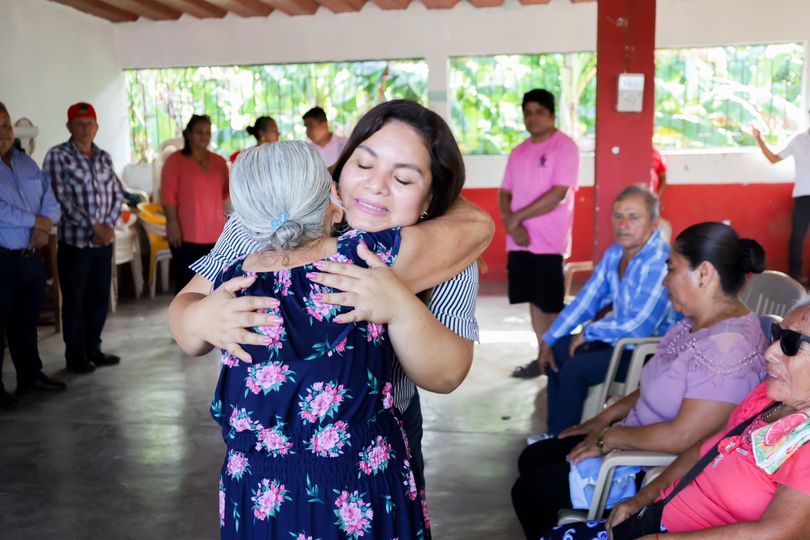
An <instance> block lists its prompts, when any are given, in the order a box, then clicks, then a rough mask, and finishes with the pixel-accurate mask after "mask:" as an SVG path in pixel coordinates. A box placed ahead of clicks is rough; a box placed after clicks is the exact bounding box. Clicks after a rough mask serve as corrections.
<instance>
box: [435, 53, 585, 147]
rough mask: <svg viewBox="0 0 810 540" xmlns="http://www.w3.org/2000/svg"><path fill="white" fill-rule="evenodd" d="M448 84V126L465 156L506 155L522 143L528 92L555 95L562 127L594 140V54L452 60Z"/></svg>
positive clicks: (525, 55)
mask: <svg viewBox="0 0 810 540" xmlns="http://www.w3.org/2000/svg"><path fill="white" fill-rule="evenodd" d="M449 81H450V92H449V94H450V107H451V109H450V118H451V126H452V128H453V132H454V133H455V135H456V138H457V139H458V142H459V145H460V146H461V149H462V151H463V152H464V153H465V154H508V153H509V152H510V151H511V150H512V148H514V147H515V146H516V145H517V144H519V143H520V142H521V141H523V140H524V139H525V138H526V136H527V134H526V131H525V129H524V127H523V112H522V110H521V107H520V104H521V101H522V99H523V94H524V93H525V92H527V91H528V90H531V89H532V88H545V89H546V90H549V91H550V92H552V93H553V94H554V95H555V97H556V99H557V101H556V109H557V111H556V113H557V125H558V127H559V128H560V129H562V130H563V131H564V132H566V133H568V134H569V135H571V136H572V137H574V139H575V140H577V141H578V142H581V141H583V140H584V139H586V138H588V137H593V134H594V123H595V119H596V55H595V54H594V53H589V52H584V53H569V54H522V55H497V56H467V57H457V58H451V59H450V72H449Z"/></svg>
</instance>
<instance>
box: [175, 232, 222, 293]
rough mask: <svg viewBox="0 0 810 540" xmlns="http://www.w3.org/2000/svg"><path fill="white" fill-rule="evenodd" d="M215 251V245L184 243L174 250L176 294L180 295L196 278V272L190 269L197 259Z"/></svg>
mask: <svg viewBox="0 0 810 540" xmlns="http://www.w3.org/2000/svg"><path fill="white" fill-rule="evenodd" d="M212 249H214V244H192V243H191V242H183V243H182V244H180V245H179V246H177V247H173V248H171V250H172V265H173V267H174V294H177V293H179V292H180V291H181V290H182V289H183V287H185V286H186V285H188V282H189V281H191V278H193V277H194V271H193V270H192V269H191V268H189V266H191V265H192V264H193V263H195V262H196V261H197V259H199V258H201V257H204V256H206V255H208V252H209V251H211V250H212Z"/></svg>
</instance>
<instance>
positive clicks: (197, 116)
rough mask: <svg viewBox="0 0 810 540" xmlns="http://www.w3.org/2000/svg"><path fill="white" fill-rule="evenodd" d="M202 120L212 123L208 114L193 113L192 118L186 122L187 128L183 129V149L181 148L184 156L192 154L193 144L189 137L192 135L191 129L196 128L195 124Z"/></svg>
mask: <svg viewBox="0 0 810 540" xmlns="http://www.w3.org/2000/svg"><path fill="white" fill-rule="evenodd" d="M200 122H206V123H208V124H210V123H211V117H209V116H208V115H207V114H192V115H191V119H189V121H188V124H186V129H184V130H183V149H182V150H180V152H181V153H182V154H183V155H184V156H190V155H191V144H190V143H189V137H191V131H192V130H193V129H194V126H196V125H197V124H199V123H200Z"/></svg>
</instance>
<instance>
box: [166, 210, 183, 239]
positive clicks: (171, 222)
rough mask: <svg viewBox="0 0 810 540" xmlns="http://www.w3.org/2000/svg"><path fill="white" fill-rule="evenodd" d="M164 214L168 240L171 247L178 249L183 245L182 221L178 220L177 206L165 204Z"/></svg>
mask: <svg viewBox="0 0 810 540" xmlns="http://www.w3.org/2000/svg"><path fill="white" fill-rule="evenodd" d="M163 212H164V213H165V214H166V239H167V240H168V241H169V244H170V245H172V246H173V247H177V246H179V245H180V244H182V243H183V233H182V231H181V229H180V220H178V219H177V205H174V204H164V205H163Z"/></svg>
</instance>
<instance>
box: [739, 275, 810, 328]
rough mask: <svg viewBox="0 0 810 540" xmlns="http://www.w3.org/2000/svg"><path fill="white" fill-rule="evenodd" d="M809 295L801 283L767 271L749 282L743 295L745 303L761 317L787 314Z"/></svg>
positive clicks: (754, 276) (753, 277)
mask: <svg viewBox="0 0 810 540" xmlns="http://www.w3.org/2000/svg"><path fill="white" fill-rule="evenodd" d="M806 295H807V291H806V290H805V289H804V287H803V286H802V284H801V283H799V282H798V281H796V280H795V279H793V278H792V277H790V276H789V275H787V274H784V273H782V272H777V271H776V270H765V271H764V272H763V273H761V274H754V275H753V276H751V279H749V280H748V283H747V285H746V286H745V289H743V292H742V294H741V298H742V301H743V303H744V304H745V305H746V306H748V309H750V310H751V311H753V312H754V313H756V314H757V315H759V316H762V315H778V316H780V317H784V315H785V313H787V311H788V310H789V309H790V308H791V307H792V306H793V304H795V303H796V302H798V301H799V300H801V299H802V298H804V297H805V296H806Z"/></svg>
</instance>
